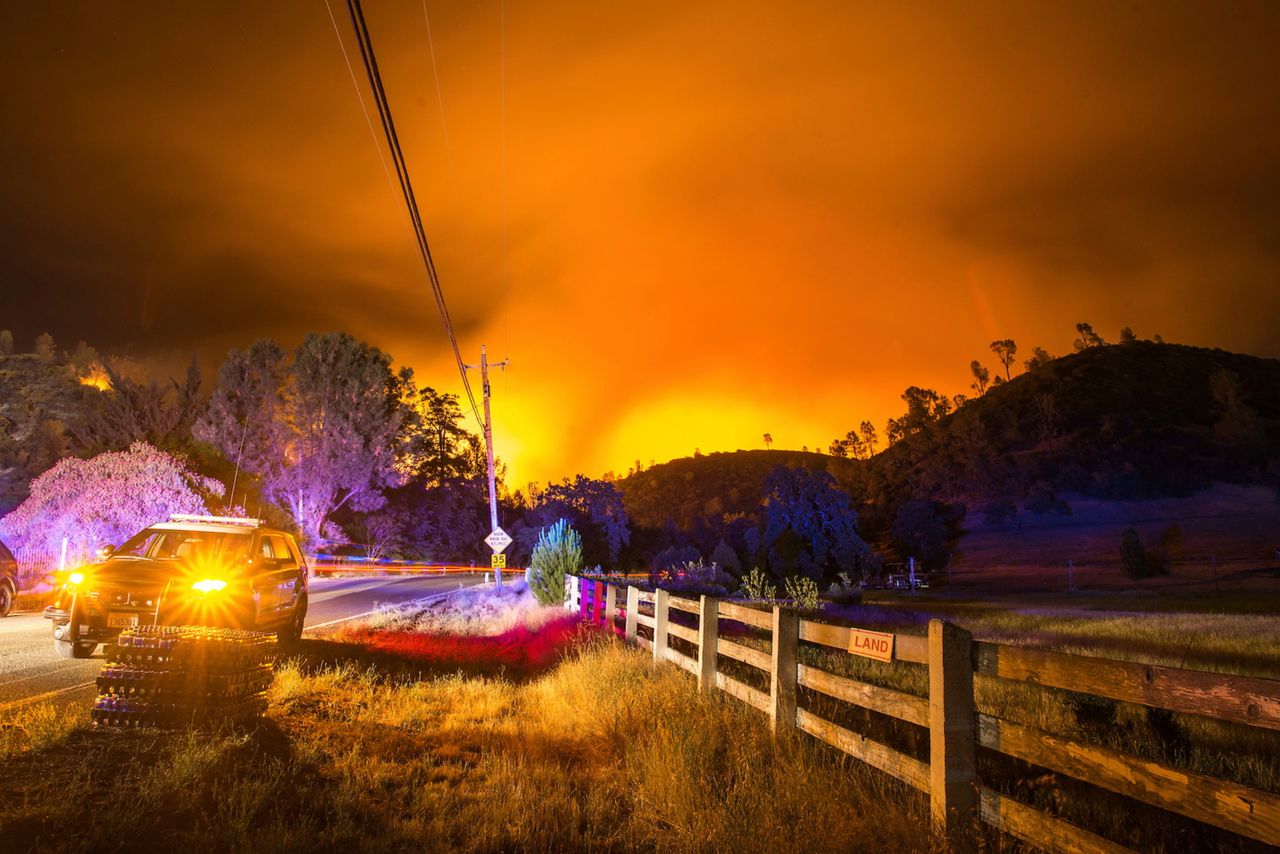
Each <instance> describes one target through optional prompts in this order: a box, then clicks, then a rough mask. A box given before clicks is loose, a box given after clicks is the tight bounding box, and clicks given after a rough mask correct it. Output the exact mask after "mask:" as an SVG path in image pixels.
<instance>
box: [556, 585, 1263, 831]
mask: <svg viewBox="0 0 1280 854" xmlns="http://www.w3.org/2000/svg"><path fill="white" fill-rule="evenodd" d="M565 607H566V608H568V609H569V610H571V611H574V612H576V613H579V614H581V615H582V617H583V618H584V619H586V620H589V621H592V622H595V623H599V624H608V625H611V626H612V627H613V628H614V630H615V631H617V630H618V618H619V616H621V618H622V629H621V632H622V634H623V635H624V636H625V637H626V639H627V640H628V641H630V642H632V643H636V644H639V645H640V646H643V647H645V648H647V649H650V650H652V651H653V657H654V660H655V661H669V662H672V663H674V664H676V665H677V666H679V667H682V668H684V669H685V670H688V671H689V672H690V673H692V674H693V675H694V676H695V677H696V678H697V680H698V688H699V690H703V691H710V690H715V689H718V690H721V691H724V692H725V693H727V694H730V695H731V696H733V697H735V698H737V699H738V700H741V701H742V702H744V703H746V704H747V705H749V706H753V707H755V708H756V709H759V710H760V711H761V712H763V713H765V714H766V715H768V716H769V719H770V721H771V725H772V727H773V729H774V731H775V732H777V731H782V730H799V731H801V732H805V733H808V734H809V735H811V736H813V737H815V738H817V739H820V740H821V741H824V742H826V743H827V744H830V745H832V746H834V747H836V748H838V749H839V750H842V751H844V752H845V753H847V754H849V755H850V756H853V757H854V758H856V759H859V760H861V761H863V762H866V763H867V764H869V765H871V766H873V767H875V768H878V769H879V770H881V771H883V772H884V773H886V774H889V775H890V776H892V777H895V778H896V779H898V780H900V781H902V782H903V783H906V784H907V785H909V786H912V787H914V788H916V789H918V790H920V791H921V792H923V793H924V794H925V795H926V796H928V798H929V801H930V814H931V816H932V819H933V823H934V829H935V831H936V832H937V833H938V834H939V835H940V836H942V837H945V838H955V837H956V836H957V835H961V834H963V833H965V832H966V830H967V829H968V828H970V827H971V826H973V824H974V823H975V821H982V822H985V823H987V824H990V825H993V826H995V827H997V828H999V829H1000V830H1001V831H1003V832H1005V833H1008V834H1010V835H1012V836H1014V837H1016V838H1018V839H1020V840H1022V841H1024V842H1026V843H1029V844H1031V845H1033V846H1036V847H1038V848H1042V849H1045V850H1048V851H1069V852H1090V851H1108V852H1116V851H1127V850H1129V849H1126V848H1124V847H1123V846H1121V845H1118V844H1116V843H1114V842H1112V841H1110V840H1108V839H1105V838H1103V837H1101V836H1098V835H1097V834H1095V833H1092V832H1090V831H1088V830H1085V829H1083V828H1080V827H1077V826H1075V825H1073V824H1070V823H1068V822H1066V821H1063V820H1062V819H1060V818H1057V817H1055V816H1052V815H1049V814H1048V813H1046V812H1043V811H1041V810H1038V809H1036V808H1034V807H1031V806H1028V805H1026V804H1024V803H1022V802H1020V801H1017V800H1014V799H1012V798H1010V797H1008V796H1007V795H1004V794H1002V793H1000V792H997V791H995V790H994V789H991V788H988V787H986V786H984V785H982V781H981V780H980V779H979V778H978V774H977V769H976V752H977V748H979V747H982V748H985V749H988V750H992V751H995V752H997V753H1001V754H1004V755H1006V756H1009V757H1013V758H1014V759H1018V760H1022V761H1025V762H1028V763H1031V764H1033V765H1037V766H1039V767H1042V768H1046V769H1048V770H1050V771H1053V772H1056V773H1058V774H1061V775H1063V776H1065V777H1070V778H1073V779H1076V780H1080V781H1083V782H1085V783H1089V784H1091V785H1093V786H1097V787H1099V788H1102V789H1106V790H1109V791H1111V792H1115V793H1118V794H1120V795H1124V796H1127V797H1129V798H1133V799H1135V800H1138V801H1141V802H1143V803H1146V804H1149V805H1151V806H1154V807H1157V808H1160V809H1164V810H1168V811H1170V812H1174V813H1178V814H1180V815H1183V816H1186V817H1188V818H1191V819H1194V820H1196V821H1200V822H1203V823H1205V824H1209V825H1212V826H1214V827H1218V828H1222V829H1225V830H1228V831H1231V832H1233V833H1237V834H1239V835H1241V836H1244V837H1248V838H1250V839H1254V840H1258V841H1261V842H1264V843H1267V844H1270V845H1280V796H1278V795H1275V794H1272V793H1270V792H1264V791H1261V790H1258V789H1253V788H1250V787H1248V786H1244V785H1240V784H1238V783H1233V782H1229V781H1225V780H1219V779H1216V778H1212V777H1208V776H1204V775H1201V774H1197V773H1194V772H1189V771H1184V770H1178V769H1175V768H1172V767H1167V766H1164V765H1161V764H1159V763H1156V762H1150V761H1147V760H1144V759H1139V758H1136V757H1133V756H1129V755H1127V754H1124V753H1121V752H1119V751H1116V750H1112V749H1110V748H1107V747H1102V746H1099V745H1095V744H1089V743H1085V742H1081V741H1077V740H1074V739H1071V738H1068V737H1064V736H1061V735H1056V734H1053V733H1049V732H1045V731H1042V730H1039V729H1037V728H1034V727H1030V726H1027V725H1024V724H1020V723H1015V722H1013V721H1008V720H1004V719H1002V718H998V717H994V716H991V715H987V714H982V713H979V712H978V711H977V709H976V708H975V703H974V690H973V681H974V675H975V674H982V675H985V676H990V677H995V678H999V679H1007V680H1014V681H1019V682H1025V683H1030V684H1033V685H1038V686H1044V687H1050V688H1060V689H1064V690H1068V691H1074V692H1077V693H1083V694H1092V695H1095V696H1099V697H1106V698H1109V699H1112V700H1120V701H1124V702H1130V703H1138V704H1141V705H1144V706H1149V707H1153V708H1157V709H1165V710H1169V711H1174V712H1182V713H1189V714H1194V715H1201V716H1204V717H1208V718H1215V719H1217V720H1222V721H1229V722H1233V723H1237V724H1246V725H1249V726H1253V727H1261V728H1265V729H1271V730H1280V681H1274V680H1270V679H1260V678H1253V677H1245V676H1231V675H1225V674H1220V673H1210V672H1205V671H1196V670H1183V669H1178V668H1172V667H1162V666H1157V665H1148V664H1137V663H1133V662H1126V661H1114V660H1109V659H1103V658H1092V657H1087V656H1081V655H1072V654H1067V653H1059V652H1049V651H1046V650H1039V649H1034V648H1029V647H1019V646H1009V645H1005V644H996V643H987V642H983V641H975V640H973V638H972V636H971V635H970V634H969V633H968V632H967V631H965V630H964V629H962V628H960V627H958V626H955V625H952V624H950V623H947V622H944V621H942V620H932V621H930V623H929V630H928V635H927V637H919V636H912V635H896V636H895V635H886V634H884V633H882V632H874V631H869V630H864V629H859V628H854V627H848V626H834V625H827V624H824V623H818V622H813V621H811V620H805V619H801V618H800V617H799V615H798V614H797V612H795V611H793V610H791V609H788V608H783V607H774V608H773V609H772V611H766V610H762V609H760V608H755V607H750V606H748V605H745V604H739V603H734V602H729V601H722V600H718V599H715V598H711V597H708V596H702V597H700V598H699V599H688V598H683V597H680V596H676V595H674V594H671V593H669V592H667V591H665V590H657V591H652V592H648V591H642V590H640V589H639V588H637V587H633V586H625V587H623V586H619V585H616V584H610V583H606V582H603V581H597V580H592V579H586V578H575V577H572V576H571V577H570V583H569V590H568V596H567V601H566V606H565ZM672 610H677V611H683V612H685V613H687V614H689V615H691V617H690V619H689V620H686V622H694V621H695V619H696V625H697V627H696V628H691V627H690V626H687V625H682V624H681V623H678V622H674V621H672V620H671V619H670V614H671V611H672ZM722 620H724V621H734V622H737V623H741V624H744V625H746V626H751V627H754V628H756V629H760V630H763V631H765V632H769V633H770V635H771V644H770V651H769V652H764V651H762V650H759V649H756V648H754V647H751V646H747V645H744V644H741V643H738V642H736V641H733V640H730V639H728V638H724V637H720V636H719V634H720V632H719V629H720V623H721V621H722ZM641 626H644V627H647V628H648V629H649V630H650V632H651V639H650V638H645V637H643V636H642V635H640V633H639V627H641ZM672 637H675V638H679V639H680V640H683V641H687V642H688V643H689V644H692V645H693V646H694V647H695V649H696V653H695V654H694V655H692V656H691V655H686V654H684V653H682V652H680V651H678V650H676V649H673V648H672V647H671V646H670V639H671V638H672ZM802 641H803V642H807V643H810V644H816V645H819V646H824V647H831V648H834V649H838V650H842V651H845V652H849V653H850V654H858V655H863V656H865V657H870V658H876V659H879V660H883V661H890V662H895V663H897V662H906V663H908V664H911V665H921V666H924V667H927V668H928V675H929V696H928V699H925V698H923V697H917V696H913V695H911V694H905V693H903V692H900V691H894V690H890V689H887V688H883V687H880V686H876V685H871V684H868V683H865V682H860V681H856V680H853V679H850V678H848V677H845V676H839V675H836V674H834V673H829V672H827V671H825V670H821V669H819V668H817V667H812V666H809V665H806V664H803V663H801V662H800V660H799V654H798V653H799V648H800V643H801V642H802ZM717 656H725V657H726V658H730V659H733V660H735V661H738V662H741V663H743V664H746V665H749V666H751V667H754V668H757V669H759V670H761V671H763V672H764V673H765V674H767V676H768V680H769V690H768V691H767V692H766V691H762V690H760V689H757V688H754V687H752V686H751V685H748V684H747V683H746V682H743V681H741V680H739V679H735V678H733V677H732V676H730V675H729V674H727V673H725V672H722V671H720V670H719V669H718V668H717ZM798 687H804V688H806V689H809V690H811V691H813V692H816V693H818V694H822V695H825V696H827V697H830V698H834V699H836V700H839V701H842V702H845V703H849V704H852V705H854V706H858V707H861V708H864V709H869V710H871V711H874V712H878V713H880V714H882V715H886V716H888V717H890V718H895V719H897V720H900V721H905V722H907V723H909V724H914V725H916V726H919V727H924V728H927V729H928V732H929V751H928V753H929V761H928V762H923V761H920V760H918V759H916V758H914V757H911V756H908V755H906V754H905V753H902V752H900V751H898V750H896V749H894V748H892V747H890V746H888V745H886V744H882V743H880V742H877V741H874V740H872V739H870V738H867V737H866V736H864V735H861V734H859V733H855V732H852V731H851V730H848V729H846V728H844V727H841V726H839V725H837V724H835V723H832V722H831V721H828V720H826V719H825V718H822V717H819V716H818V715H816V714H813V713H812V712H810V711H808V710H806V709H804V708H802V707H800V705H799V704H798V702H797V688H798Z"/></svg>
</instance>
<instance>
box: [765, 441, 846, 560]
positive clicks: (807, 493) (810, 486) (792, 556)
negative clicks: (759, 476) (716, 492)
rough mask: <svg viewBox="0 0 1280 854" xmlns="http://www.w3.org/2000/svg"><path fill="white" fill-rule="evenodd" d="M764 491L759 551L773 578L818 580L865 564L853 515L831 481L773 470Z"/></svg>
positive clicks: (782, 468) (806, 473)
mask: <svg viewBox="0 0 1280 854" xmlns="http://www.w3.org/2000/svg"><path fill="white" fill-rule="evenodd" d="M765 486H766V489H767V498H766V507H765V519H764V530H763V532H762V538H761V539H760V540H759V545H760V546H761V547H762V548H763V550H764V551H765V552H766V556H767V560H768V563H769V568H770V569H771V570H772V571H773V572H774V574H775V575H777V576H778V577H785V576H789V575H794V574H797V573H799V574H803V575H806V576H809V577H811V578H821V577H823V576H824V575H834V574H835V573H836V572H839V571H841V570H849V569H854V568H855V567H858V566H860V565H861V563H862V562H863V561H865V560H867V559H869V558H870V556H871V550H870V548H869V547H868V546H867V544H866V543H865V542H863V540H862V538H861V537H859V536H858V529H857V525H858V514H857V513H856V512H855V511H854V509H853V506H852V502H851V501H850V499H849V496H848V494H847V493H845V492H842V491H841V490H839V489H838V488H836V485H835V480H834V478H832V477H831V475H829V474H827V473H826V472H824V471H810V470H809V469H805V468H789V467H787V466H778V467H777V468H776V469H774V471H773V473H772V474H771V475H770V476H769V479H768V481H767V482H766V484H765Z"/></svg>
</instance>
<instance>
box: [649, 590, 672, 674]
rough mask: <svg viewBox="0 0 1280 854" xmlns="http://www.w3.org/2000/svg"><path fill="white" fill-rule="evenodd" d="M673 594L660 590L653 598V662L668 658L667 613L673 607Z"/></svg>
mask: <svg viewBox="0 0 1280 854" xmlns="http://www.w3.org/2000/svg"><path fill="white" fill-rule="evenodd" d="M670 598H671V594H670V593H668V592H667V591H665V590H663V589H662V588H658V591H657V593H655V594H654V597H653V660H654V661H665V660H666V658H667V655H666V653H667V612H668V610H669V609H670V607H671V603H670V601H669V600H670Z"/></svg>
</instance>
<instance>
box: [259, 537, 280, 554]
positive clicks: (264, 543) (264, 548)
mask: <svg viewBox="0 0 1280 854" xmlns="http://www.w3.org/2000/svg"><path fill="white" fill-rule="evenodd" d="M271 539H272V538H271V537H263V538H262V539H260V540H258V557H262V558H266V559H267V560H275V559H276V550H275V548H274V547H273V546H272V544H271Z"/></svg>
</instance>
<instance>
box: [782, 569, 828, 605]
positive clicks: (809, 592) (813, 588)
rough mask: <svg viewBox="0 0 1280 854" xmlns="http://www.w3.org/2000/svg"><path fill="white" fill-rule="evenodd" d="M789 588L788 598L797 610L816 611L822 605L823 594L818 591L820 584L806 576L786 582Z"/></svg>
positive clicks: (786, 580)
mask: <svg viewBox="0 0 1280 854" xmlns="http://www.w3.org/2000/svg"><path fill="white" fill-rule="evenodd" d="M784 583H785V585H786V588H787V598H788V599H790V600H791V601H792V603H794V604H795V606H796V607H797V608H802V609H804V610H806V611H816V610H817V609H818V608H819V607H820V606H821V604H822V599H821V594H820V592H819V590H818V582H816V581H814V580H813V579H812V578H809V577H808V576H804V575H796V576H792V577H790V578H787V579H785V580H784Z"/></svg>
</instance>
